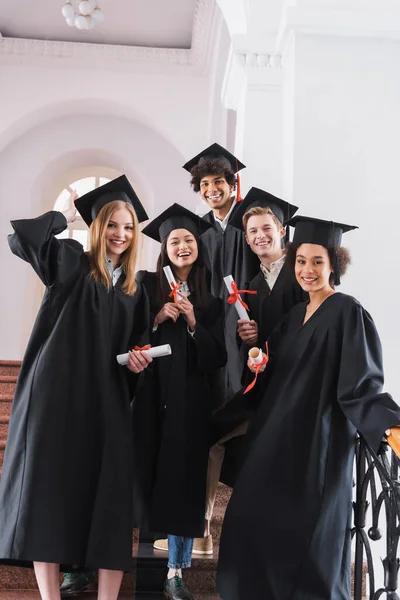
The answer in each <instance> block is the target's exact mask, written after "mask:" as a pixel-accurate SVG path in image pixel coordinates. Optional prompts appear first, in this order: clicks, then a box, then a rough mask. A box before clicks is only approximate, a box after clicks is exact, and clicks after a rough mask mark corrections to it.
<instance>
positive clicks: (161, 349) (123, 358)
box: [117, 344, 172, 366]
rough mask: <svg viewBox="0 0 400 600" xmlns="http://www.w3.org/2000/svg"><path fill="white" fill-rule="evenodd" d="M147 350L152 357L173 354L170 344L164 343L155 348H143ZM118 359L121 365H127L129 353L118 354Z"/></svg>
mask: <svg viewBox="0 0 400 600" xmlns="http://www.w3.org/2000/svg"><path fill="white" fill-rule="evenodd" d="M143 352H146V354H148V355H149V356H151V358H158V357H159V356H168V355H169V354H172V350H171V346H170V345H169V344H163V345H162V346H154V347H153V348H149V349H148V350H143ZM117 361H118V362H119V364H120V365H122V366H124V365H127V364H128V362H129V354H128V352H127V353H126V354H118V356H117Z"/></svg>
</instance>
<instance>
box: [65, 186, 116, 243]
mask: <svg viewBox="0 0 400 600" xmlns="http://www.w3.org/2000/svg"><path fill="white" fill-rule="evenodd" d="M109 181H111V180H110V179H108V178H107V177H84V178H83V179H78V180H77V181H73V182H72V183H70V184H69V185H67V187H66V188H65V189H64V190H63V191H62V192H61V194H60V195H59V196H58V198H57V200H56V202H55V204H54V210H59V211H60V212H62V211H63V210H65V208H66V207H67V201H68V198H69V195H70V194H71V192H72V191H73V190H76V192H77V193H78V195H79V196H83V194H87V192H91V191H92V190H94V189H96V188H98V187H100V186H101V185H104V184H105V183H108V182H109ZM57 237H58V238H59V239H63V238H64V239H65V238H69V239H73V240H77V241H78V242H79V243H80V244H82V246H83V247H84V249H85V250H88V247H89V230H88V228H87V225H86V223H85V221H84V220H83V219H82V217H81V216H80V214H79V213H77V215H76V219H75V221H74V222H73V223H69V225H68V229H65V230H64V231H63V232H62V233H60V234H59V235H57Z"/></svg>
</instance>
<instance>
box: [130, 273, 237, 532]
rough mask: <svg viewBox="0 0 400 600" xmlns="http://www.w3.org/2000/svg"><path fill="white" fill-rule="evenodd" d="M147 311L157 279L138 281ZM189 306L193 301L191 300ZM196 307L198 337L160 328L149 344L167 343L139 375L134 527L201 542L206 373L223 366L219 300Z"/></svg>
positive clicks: (154, 308) (172, 326) (174, 327)
mask: <svg viewBox="0 0 400 600" xmlns="http://www.w3.org/2000/svg"><path fill="white" fill-rule="evenodd" d="M143 285H144V286H145V288H146V290H147V293H148V296H149V298H150V299H151V313H152V316H153V317H155V315H156V314H157V313H158V311H159V310H160V308H161V307H160V305H159V303H158V302H157V282H156V274H155V273H147V274H146V275H145V277H144V278H143ZM189 300H191V296H189ZM209 302H210V303H209V305H208V307H207V308H202V309H200V308H196V307H195V315H196V333H195V336H194V338H192V337H191V336H190V334H189V333H188V331H187V324H186V321H185V320H184V319H183V317H179V319H178V320H177V322H176V323H174V322H173V321H172V320H171V319H168V320H167V321H164V322H163V323H161V325H159V326H158V328H157V330H156V332H155V333H154V334H153V336H152V345H153V346H158V345H161V344H170V346H171V349H172V354H171V355H170V356H166V357H160V358H156V359H155V360H154V362H153V363H152V367H153V368H152V369H151V370H150V369H149V370H148V372H147V373H143V375H142V377H141V381H140V383H139V386H138V389H137V393H136V396H135V400H134V405H133V417H134V440H135V441H134V444H135V478H134V486H135V502H134V510H135V524H137V525H142V526H144V525H146V526H147V527H148V528H149V530H150V531H163V532H166V533H169V534H173V535H182V536H188V537H197V536H198V537H200V536H202V535H203V530H204V513H205V500H206V482H207V466H208V439H209V422H210V416H211V410H212V400H211V397H210V387H209V384H208V379H207V375H208V374H210V373H212V372H214V371H215V369H217V368H219V367H222V366H223V365H224V364H225V363H226V350H225V343H224V334H223V314H222V307H221V304H222V302H221V300H220V299H218V298H213V297H211V296H210V297H209Z"/></svg>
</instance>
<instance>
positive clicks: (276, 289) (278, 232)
mask: <svg viewBox="0 0 400 600" xmlns="http://www.w3.org/2000/svg"><path fill="white" fill-rule="evenodd" d="M297 209H298V207H297V206H294V205H293V204H290V203H289V202H285V201H284V200H281V199H280V198H277V197H276V196H273V195H272V194H269V193H268V192H265V191H264V190H261V189H259V188H255V187H253V188H251V190H250V191H249V193H248V194H247V196H246V198H245V199H244V200H243V202H242V203H241V206H240V207H239V209H238V211H237V212H236V214H235V217H234V219H233V220H232V225H233V226H234V227H237V228H238V229H243V230H244V232H245V235H246V242H247V243H248V245H249V247H250V248H251V250H252V252H253V253H254V254H255V255H256V256H257V257H258V259H259V261H260V263H259V272H258V274H257V275H256V276H255V277H254V279H253V280H252V281H250V283H249V289H250V290H255V291H257V294H255V295H252V294H251V295H249V296H248V298H247V299H246V301H247V303H248V305H249V308H250V317H251V320H250V321H242V320H239V321H238V334H239V336H240V338H241V339H242V341H243V342H245V343H246V344H247V345H249V346H259V347H261V346H263V345H265V342H266V340H267V339H268V337H269V336H270V335H271V333H272V330H273V329H274V327H275V326H276V325H277V324H278V323H279V321H280V320H281V319H282V318H283V317H284V316H285V314H286V313H287V312H288V311H289V310H290V309H291V308H292V307H293V306H294V305H295V304H297V303H298V302H302V301H304V300H305V299H306V298H305V296H306V295H305V293H304V292H303V291H302V289H301V287H300V286H299V284H298V283H297V281H296V279H295V276H294V273H293V272H292V270H291V269H289V268H288V267H287V265H286V264H285V259H286V250H285V241H286V230H285V228H284V226H283V223H284V221H286V220H288V219H290V218H291V217H292V216H293V215H294V214H295V213H296V211H297Z"/></svg>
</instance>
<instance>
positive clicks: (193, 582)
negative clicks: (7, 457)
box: [0, 360, 366, 600]
mask: <svg viewBox="0 0 400 600" xmlns="http://www.w3.org/2000/svg"><path fill="white" fill-rule="evenodd" d="M20 366H21V363H20V361H5V360H2V361H0V473H1V467H2V464H3V456H4V449H5V446H6V440H7V430H8V423H9V419H10V413H11V403H12V399H13V395H14V391H15V386H16V382H17V376H18V373H19V369H20ZM230 495H231V489H230V488H229V487H227V486H225V485H223V484H219V486H218V493H217V499H216V503H215V508H214V517H213V520H212V523H211V533H212V537H213V543H214V553H213V555H209V556H204V557H199V556H196V555H193V558H192V567H191V568H190V569H185V570H184V578H185V581H186V582H187V584H188V587H189V589H190V590H191V591H192V592H193V594H194V595H195V598H196V600H218V598H219V596H218V595H217V594H216V591H215V576H216V568H217V562H218V552H219V541H220V536H221V528H222V522H223V518H224V514H225V509H226V506H227V503H228V501H229V498H230ZM138 537H139V536H138V532H137V530H135V532H134V541H133V548H132V555H133V558H132V572H131V573H129V574H126V575H124V579H123V583H122V586H121V594H120V598H121V599H123V598H128V597H130V598H132V592H133V590H135V587H136V594H135V596H134V598H135V600H145V599H146V600H158V599H160V600H161V598H163V596H162V593H161V590H162V588H163V583H164V579H165V576H166V568H167V553H166V552H162V551H159V550H154V549H153V545H152V542H151V541H150V540H149V537H148V536H147V537H144V536H143V539H140V540H139V539H138ZM365 571H366V569H365ZM365 571H364V579H365V574H366V573H365ZM95 587H96V586H94V588H95ZM36 590H37V586H36V580H35V576H34V573H33V570H32V569H23V568H18V567H7V566H0V600H13V599H14V598H15V600H17V599H18V600H23V599H25V598H26V599H27V600H28V598H29V599H30V600H39V598H40V596H39V593H38V592H37V591H36ZM364 593H365V592H364ZM80 597H81V598H85V600H92V599H94V598H95V597H96V596H95V595H94V593H93V592H84V593H83V594H82V595H81V596H80Z"/></svg>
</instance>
